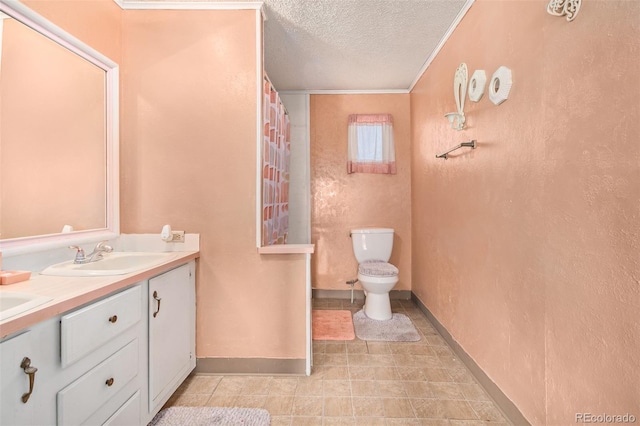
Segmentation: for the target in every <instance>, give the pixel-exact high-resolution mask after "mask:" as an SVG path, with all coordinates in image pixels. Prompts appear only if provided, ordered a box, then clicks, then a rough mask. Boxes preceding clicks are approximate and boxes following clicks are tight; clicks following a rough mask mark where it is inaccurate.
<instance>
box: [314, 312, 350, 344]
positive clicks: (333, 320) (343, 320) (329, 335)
mask: <svg viewBox="0 0 640 426" xmlns="http://www.w3.org/2000/svg"><path fill="white" fill-rule="evenodd" d="M311 324H312V328H313V340H353V339H355V338H356V335H355V332H354V331H353V319H352V318H351V312H349V311H337V310H331V309H329V310H317V309H314V310H313V312H312V316H311Z"/></svg>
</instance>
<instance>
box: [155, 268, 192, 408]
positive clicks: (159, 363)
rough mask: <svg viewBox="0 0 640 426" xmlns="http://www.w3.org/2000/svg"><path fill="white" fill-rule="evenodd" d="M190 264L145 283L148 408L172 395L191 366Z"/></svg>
mask: <svg viewBox="0 0 640 426" xmlns="http://www.w3.org/2000/svg"><path fill="white" fill-rule="evenodd" d="M192 265H193V263H191V264H188V265H183V266H180V267H178V268H176V269H173V270H171V271H169V272H166V273H164V274H162V275H159V276H157V277H155V278H152V279H150V280H149V409H150V410H153V408H155V407H156V406H157V405H158V404H160V403H161V402H163V401H164V400H165V397H168V394H170V393H173V391H175V389H176V388H177V387H178V385H179V384H180V382H181V381H182V380H183V379H184V378H185V377H186V375H187V374H188V372H189V371H191V370H192V369H193V368H194V366H195V354H194V353H193V352H194V349H195V348H194V340H195V339H194V336H195V281H194V279H193V277H192V272H191V269H192Z"/></svg>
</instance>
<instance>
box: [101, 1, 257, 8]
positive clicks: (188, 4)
mask: <svg viewBox="0 0 640 426" xmlns="http://www.w3.org/2000/svg"><path fill="white" fill-rule="evenodd" d="M113 1H114V2H115V3H116V4H117V5H118V6H120V7H121V8H122V9H124V10H262V4H263V2H261V1H252V2H233V1H226V2H216V3H211V2H204V1H184V2H182V1H136V0H113Z"/></svg>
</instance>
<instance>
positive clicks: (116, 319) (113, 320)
mask: <svg viewBox="0 0 640 426" xmlns="http://www.w3.org/2000/svg"><path fill="white" fill-rule="evenodd" d="M116 321H118V316H117V315H114V316H112V317H109V322H110V323H112V324H115V323H116Z"/></svg>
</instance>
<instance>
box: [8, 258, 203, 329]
mask: <svg viewBox="0 0 640 426" xmlns="http://www.w3.org/2000/svg"><path fill="white" fill-rule="evenodd" d="M199 256H200V252H199V251H182V252H178V251H176V252H172V253H171V256H169V257H168V258H167V259H166V260H164V261H163V262H162V263H159V264H157V265H155V266H153V267H151V268H146V269H143V270H140V271H136V272H133V273H130V274H126V275H111V276H104V277H58V276H49V275H40V274H37V273H34V274H32V275H31V279H30V280H28V281H23V282H20V283H15V284H9V285H2V286H0V292H11V291H14V292H19V293H29V294H35V295H38V296H45V297H48V298H51V299H52V300H51V301H49V302H47V303H44V304H42V305H39V306H37V307H35V308H33V309H30V310H28V311H25V312H22V313H20V314H18V315H15V316H12V317H9V318H7V319H5V320H3V321H0V339H2V338H4V337H6V336H8V335H10V334H13V333H15V332H18V331H20V330H22V329H25V328H28V327H31V326H33V325H35V324H37V323H39V322H41V321H45V320H47V319H49V318H52V317H55V316H56V315H59V314H61V313H64V312H67V311H69V310H72V309H75V308H77V307H78V306H81V305H84V304H85V303H89V302H91V301H93V300H96V299H99V298H101V297H103V296H106V295H108V294H110V293H113V292H115V291H118V290H121V289H123V288H126V287H128V286H130V285H133V284H136V283H138V282H140V281H143V280H146V279H149V278H151V277H153V276H155V275H158V274H159V273H162V272H164V271H166V270H169V269H172V268H174V267H176V266H179V265H182V264H184V263H186V262H188V261H190V260H192V259H196V258H198V257H199Z"/></svg>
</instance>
